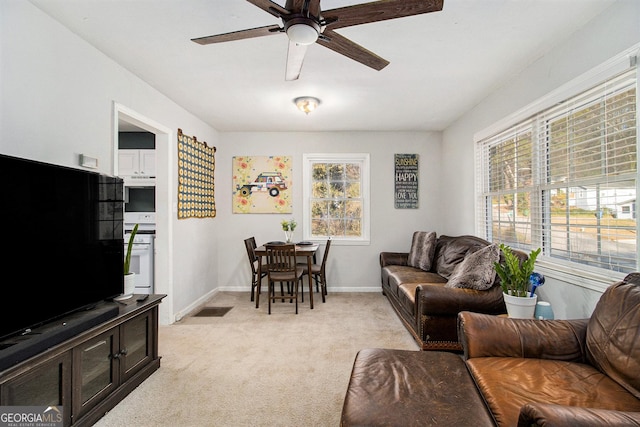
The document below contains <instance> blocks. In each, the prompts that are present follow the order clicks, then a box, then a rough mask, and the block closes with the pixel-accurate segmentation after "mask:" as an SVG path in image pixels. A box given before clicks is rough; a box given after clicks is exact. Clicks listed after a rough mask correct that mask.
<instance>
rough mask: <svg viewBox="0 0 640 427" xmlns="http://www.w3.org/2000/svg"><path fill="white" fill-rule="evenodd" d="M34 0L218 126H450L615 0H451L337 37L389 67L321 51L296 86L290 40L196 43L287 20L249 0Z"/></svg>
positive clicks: (337, 1)
mask: <svg viewBox="0 0 640 427" xmlns="http://www.w3.org/2000/svg"><path fill="white" fill-rule="evenodd" d="M30 1H31V2H32V3H33V4H35V5H36V6H37V7H39V8H40V9H42V10H43V11H45V12H46V13H48V14H49V15H51V16H52V17H53V18H55V19H56V20H58V21H59V22H61V23H62V24H64V25H65V26H66V27H68V28H69V29H70V30H71V31H73V32H74V33H76V34H78V35H79V36H80V37H82V38H83V39H85V40H86V41H87V42H89V43H90V44H92V45H93V46H95V47H96V48H97V49H99V50H100V51H102V52H103V53H104V54H106V55H107V56H109V57H111V58H112V59H113V60H115V61H116V62H118V63H119V64H121V65H122V66H124V67H125V68H126V69H128V70H129V71H131V72H132V73H134V74H136V75H137V76H139V77H140V78H142V79H143V80H145V81H146V82H148V83H149V84H150V85H151V86H153V87H154V88H156V89H157V90H159V91H160V92H162V93H163V94H165V95H166V96H168V97H169V98H171V99H172V100H174V101H175V102H176V103H178V104H179V105H181V106H182V107H184V108H185V109H186V110H188V111H190V112H191V113H193V114H194V115H196V116H197V117H199V118H200V119H202V120H203V121H205V122H207V123H209V124H210V125H211V126H213V127H214V128H216V129H218V130H220V131H342V130H372V131H386V130H443V129H445V128H446V127H447V126H448V125H450V124H451V123H452V122H454V121H455V120H456V119H457V118H459V117H460V116H461V115H462V114H464V113H465V112H466V111H468V110H469V109H471V108H472V107H473V106H474V105H476V104H477V103H479V102H480V101H481V100H482V99H483V98H485V97H486V96H487V95H488V94H490V93H491V92H492V91H493V90H495V89H496V88H498V87H499V86H500V85H501V84H502V83H503V82H504V81H506V80H508V79H509V78H511V77H513V76H514V75H517V74H518V72H519V71H521V70H522V69H524V68H525V67H526V66H527V65H528V64H530V63H531V62H533V61H535V60H536V59H537V58H539V57H540V56H542V55H543V54H544V53H545V52H546V51H548V50H549V49H550V48H551V47H552V46H554V45H555V44H556V43H558V42H559V41H562V40H563V39H565V38H567V37H568V36H569V35H571V34H572V33H573V32H575V31H576V30H577V29H578V28H580V27H581V26H583V25H584V24H585V23H586V22H588V21H589V20H590V19H592V18H593V17H595V16H596V15H597V14H599V13H600V12H602V11H603V10H604V9H606V8H607V7H608V6H610V5H611V4H612V3H613V0H482V1H480V0H444V8H443V10H442V11H441V12H434V13H429V14H424V15H418V16H412V17H408V18H401V19H395V20H390V21H383V22H378V23H371V24H365V25H359V26H354V27H348V28H343V29H340V30H336V31H337V32H338V33H340V34H342V35H343V36H345V37H348V38H350V39H351V40H353V41H354V42H356V43H358V44H360V45H362V46H364V47H365V48H367V49H369V50H371V51H373V52H374V53H376V54H378V55H380V56H382V57H383V58H385V59H387V60H389V61H390V62H391V64H390V65H389V66H387V67H386V68H384V69H383V70H381V71H375V70H372V69H370V68H368V67H365V66H364V65H362V64H360V63H358V62H355V61H352V60H350V59H348V58H346V57H343V56H342V55H339V54H337V53H335V52H333V51H331V50H329V49H326V48H324V47H322V46H320V45H318V44H314V45H312V46H310V47H309V49H308V50H307V55H306V57H305V61H304V65H303V67H302V72H301V75H300V79H299V80H297V81H289V82H287V81H285V80H284V71H285V60H286V53H287V45H288V39H287V37H286V35H285V34H283V33H278V34H275V35H272V36H267V37H261V38H254V39H247V40H239V41H232V42H227V43H221V44H212V45H207V46H201V45H198V44H196V43H194V42H192V41H191V40H190V39H192V38H194V37H201V36H207V35H212V34H219V33H225V32H230V31H237V30H243V29H248V28H253V27H258V26H265V25H273V24H280V21H279V20H278V19H277V18H275V17H273V16H272V15H270V14H268V13H266V12H264V11H263V10H261V9H259V8H258V7H256V6H254V5H252V4H251V3H248V2H246V1H242V0H30ZM277 3H279V4H281V5H284V0H278V1H277ZM357 3H366V1H362V0H360V1H357V0H322V3H321V6H322V8H323V9H324V10H329V9H334V8H336V7H343V6H348V5H352V4H357ZM305 95H309V96H315V97H318V98H320V99H321V100H322V105H321V106H320V107H319V108H318V109H317V110H316V111H314V112H313V113H311V114H309V115H305V114H303V113H301V112H300V111H298V110H297V109H296V108H295V105H294V104H293V101H292V100H293V98H295V97H298V96H305Z"/></svg>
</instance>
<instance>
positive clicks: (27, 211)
mask: <svg viewBox="0 0 640 427" xmlns="http://www.w3.org/2000/svg"><path fill="white" fill-rule="evenodd" d="M123 194H124V193H123V181H122V179H121V178H118V177H112V176H107V175H104V174H100V173H96V172H90V171H86V170H80V169H74V168H70V167H63V166H57V165H52V164H47V163H42V162H37V161H32V160H25V159H20V158H16V157H10V156H5V155H0V199H1V200H2V203H1V205H0V206H1V207H0V220H1V221H0V224H2V233H1V234H2V237H3V241H4V244H5V248H4V251H3V255H2V257H0V260H1V261H0V266H1V270H2V272H1V273H0V277H1V278H2V279H1V280H2V285H1V288H2V291H1V292H2V298H1V301H2V310H0V312H1V314H0V316H1V317H0V338H5V337H8V336H11V335H15V334H19V333H22V332H23V331H25V330H26V329H27V328H33V327H36V326H38V325H41V324H43V323H46V322H49V321H52V320H54V319H56V318H60V317H62V316H63V315H65V314H68V313H71V312H74V311H78V310H86V309H88V308H90V307H92V306H94V305H95V304H96V303H98V302H100V301H103V300H105V299H110V298H113V297H114V296H117V295H120V294H122V292H123V258H124V241H123V203H124V202H123Z"/></svg>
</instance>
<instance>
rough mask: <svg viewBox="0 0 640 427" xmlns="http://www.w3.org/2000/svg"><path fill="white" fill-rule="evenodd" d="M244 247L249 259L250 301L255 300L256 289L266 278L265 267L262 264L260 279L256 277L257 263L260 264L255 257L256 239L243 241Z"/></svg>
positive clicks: (250, 238) (251, 238)
mask: <svg viewBox="0 0 640 427" xmlns="http://www.w3.org/2000/svg"><path fill="white" fill-rule="evenodd" d="M244 246H245V247H246V249H247V257H248V258H249V264H250V265H251V301H253V300H254V298H255V292H256V287H258V284H259V283H260V281H261V280H262V279H263V278H264V277H266V276H267V269H266V265H265V264H264V263H263V264H262V268H261V269H260V270H261V272H260V277H258V262H260V260H259V258H258V257H257V256H256V252H255V250H256V247H257V245H256V238H255V237H253V236H251V237H249V238H247V239H244Z"/></svg>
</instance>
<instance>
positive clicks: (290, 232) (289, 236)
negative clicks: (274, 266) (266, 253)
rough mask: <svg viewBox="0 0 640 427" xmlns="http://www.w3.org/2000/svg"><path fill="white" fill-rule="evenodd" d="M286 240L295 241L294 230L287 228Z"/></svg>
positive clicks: (288, 241)
mask: <svg viewBox="0 0 640 427" xmlns="http://www.w3.org/2000/svg"><path fill="white" fill-rule="evenodd" d="M284 241H285V242H287V243H291V242H292V241H293V231H291V230H287V231H285V232H284Z"/></svg>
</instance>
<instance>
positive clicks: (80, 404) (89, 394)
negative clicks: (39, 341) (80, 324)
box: [73, 328, 121, 419]
mask: <svg viewBox="0 0 640 427" xmlns="http://www.w3.org/2000/svg"><path fill="white" fill-rule="evenodd" d="M118 331H119V328H114V329H110V330H108V331H107V332H104V333H102V334H100V335H98V336H97V337H95V338H93V339H91V340H89V341H87V342H85V343H83V344H82V345H79V346H78V347H76V348H74V349H73V367H74V369H73V370H74V372H73V395H74V399H73V414H74V418H76V419H77V418H78V417H81V416H82V415H83V414H85V413H86V412H87V411H88V410H89V409H91V408H93V407H94V406H95V405H96V404H98V403H100V402H101V401H102V399H103V398H104V397H105V396H107V395H108V394H109V393H111V392H112V391H113V390H115V389H116V388H117V387H118V384H120V365H119V360H118V359H119V358H120V356H121V355H120V346H119V333H118Z"/></svg>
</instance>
